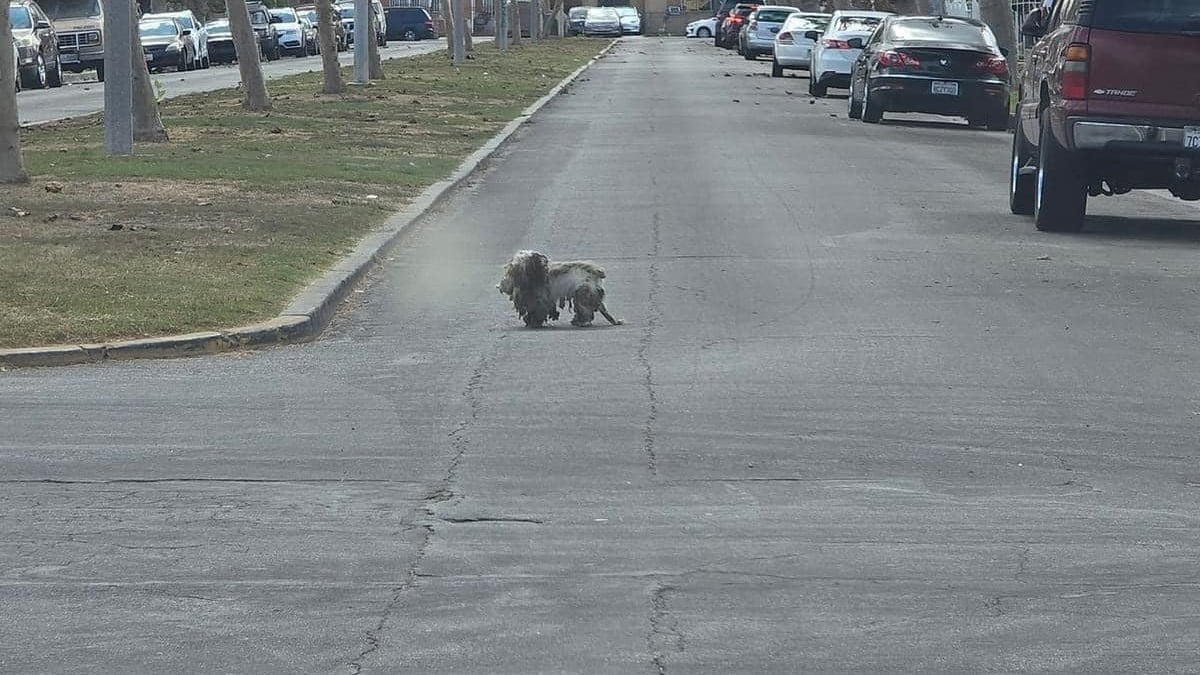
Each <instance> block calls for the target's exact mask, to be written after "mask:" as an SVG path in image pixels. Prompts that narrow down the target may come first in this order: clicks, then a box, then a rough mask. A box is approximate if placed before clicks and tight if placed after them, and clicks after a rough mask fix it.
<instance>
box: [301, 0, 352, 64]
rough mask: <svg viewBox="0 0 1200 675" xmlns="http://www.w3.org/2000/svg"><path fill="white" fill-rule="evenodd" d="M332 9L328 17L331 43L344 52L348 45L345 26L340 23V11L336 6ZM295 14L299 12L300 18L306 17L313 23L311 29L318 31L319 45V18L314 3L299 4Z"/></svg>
mask: <svg viewBox="0 0 1200 675" xmlns="http://www.w3.org/2000/svg"><path fill="white" fill-rule="evenodd" d="M332 9H333V15H332V16H331V17H330V18H331V19H332V21H331V24H332V27H333V43H334V44H335V45H337V50H338V51H339V52H344V51H346V50H347V49H348V48H349V46H350V43H349V42H347V41H346V27H345V26H344V25H342V13H341V12H339V11H338V8H337V7H336V6H334V7H333V8H332ZM296 14H299V15H300V18H301V19H308V21H309V23H311V24H312V25H313V29H314V30H316V31H318V38H317V44H318V45H319V44H320V43H321V40H320V36H319V34H320V26H321V20H320V16H319V15H318V14H317V7H316V5H301V6H299V7H297V8H296Z"/></svg>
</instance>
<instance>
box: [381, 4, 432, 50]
mask: <svg viewBox="0 0 1200 675" xmlns="http://www.w3.org/2000/svg"><path fill="white" fill-rule="evenodd" d="M383 12H384V20H385V23H386V24H387V28H386V30H387V39H389V40H404V41H405V42H413V41H415V40H436V39H437V36H438V33H437V28H436V27H434V25H433V17H432V16H431V15H430V14H429V11H428V10H426V9H425V8H424V7H388V8H387V9H385V10H383Z"/></svg>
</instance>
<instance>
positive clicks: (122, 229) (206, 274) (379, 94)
mask: <svg viewBox="0 0 1200 675" xmlns="http://www.w3.org/2000/svg"><path fill="white" fill-rule="evenodd" d="M605 44H606V43H603V42H598V41H587V40H582V39H568V40H553V41H544V42H536V43H526V44H524V45H522V46H521V47H519V48H517V49H512V50H509V51H507V52H499V51H497V50H496V49H495V48H494V47H493V46H492V45H490V44H480V45H477V46H476V49H475V53H474V57H475V58H474V59H473V60H470V61H468V62H467V63H466V65H464V66H460V67H457V68H456V67H454V66H453V65H452V64H450V63H449V60H448V59H447V58H446V56H445V54H444V52H439V53H434V54H426V55H421V56H414V57H410V58H405V59H398V60H393V61H387V62H385V63H384V71H385V74H386V79H385V80H382V81H378V82H373V83H372V84H371V86H369V87H351V88H349V90H348V91H347V93H346V94H344V95H341V96H325V95H321V94H319V93H318V92H319V91H320V88H321V80H320V78H321V74H320V73H311V74H305V75H296V76H292V77H288V78H283V79H280V80H274V81H272V82H271V83H270V84H269V89H270V92H271V96H272V99H273V103H274V108H275V109H274V111H272V112H271V113H269V114H262V113H248V112H245V111H243V110H242V109H241V106H240V98H239V96H238V93H237V92H236V91H234V90H230V89H226V90H220V91H213V92H208V93H204V94H194V95H186V96H181V97H178V98H173V99H170V100H168V101H165V102H163V103H162V104H161V107H160V109H161V113H162V117H163V123H164V125H165V126H166V127H167V131H168V133H169V134H170V136H171V142H170V143H167V144H162V145H151V144H145V145H138V146H137V147H136V149H135V155H134V156H132V157H128V158H111V157H108V156H106V155H105V152H104V138H103V126H102V124H101V122H100V121H99V120H98V119H96V118H88V119H80V120H70V121H64V122H58V123H54V124H49V125H45V126H39V127H34V128H30V129H23V130H22V131H21V135H22V137H21V143H22V144H23V146H24V156H25V164H26V168H27V169H28V170H29V172H30V174H31V175H32V176H33V180H32V182H31V183H30V184H29V185H25V186H4V189H3V191H0V348H3V347H28V346H38V345H49V344H77V343H86V342H100V341H108V340H117V339H124V338H140V337H153V336H160V335H171V334H179V333H187V332H191V331H196V330H213V329H219V328H227V327H234V326H240V325H246V324H250V323H254V322H257V321H261V320H264V319H267V318H270V317H273V316H275V315H277V314H278V313H279V311H280V310H281V309H282V308H283V307H284V306H286V304H287V302H288V301H289V300H290V299H291V298H292V297H293V296H294V295H295V294H296V293H298V292H299V291H300V290H301V289H302V288H303V287H304V286H305V285H307V284H308V283H310V282H311V281H313V280H314V279H316V278H317V277H319V276H320V274H321V273H322V272H323V271H324V270H326V269H328V268H329V267H330V266H331V265H333V264H334V263H335V262H336V261H337V260H338V259H339V258H340V257H341V256H343V255H344V254H345V253H346V252H348V251H349V250H350V249H351V248H352V247H353V246H354V245H355V243H356V242H357V241H358V240H359V239H360V238H361V237H362V235H364V234H365V233H366V232H367V231H369V230H370V229H372V228H373V227H376V226H378V225H380V224H381V223H382V222H384V221H385V220H386V219H387V218H388V216H389V215H390V214H391V213H393V212H395V211H397V210H399V209H401V208H403V207H404V205H405V204H407V203H408V202H409V201H411V200H412V199H413V198H415V197H416V196H417V195H418V194H419V193H420V192H421V190H422V189H424V188H425V187H427V186H429V185H431V184H433V183H435V182H437V181H438V180H440V179H442V178H445V177H446V176H447V175H449V174H450V173H451V172H452V171H453V170H454V168H455V167H456V166H457V165H458V164H459V163H460V162H461V161H462V160H463V159H464V158H465V157H466V156H467V155H469V154H470V153H471V152H473V151H474V150H475V149H477V148H478V147H479V146H480V145H482V144H483V143H484V142H485V141H486V140H487V139H488V138H490V137H491V136H493V135H494V134H495V133H496V132H497V131H499V130H500V129H501V128H502V127H503V126H504V125H505V124H507V123H508V122H509V121H511V120H512V119H513V118H515V117H516V116H517V115H518V114H520V112H521V111H522V110H524V109H525V108H526V107H527V106H528V105H530V104H531V103H533V102H534V101H536V100H537V99H538V98H540V97H541V96H543V95H545V93H546V92H547V91H548V90H549V89H551V88H552V87H553V86H554V85H555V84H557V83H558V82H559V81H560V80H561V79H562V78H563V77H565V76H566V75H567V74H569V73H570V72H571V71H573V70H575V69H576V68H578V67H579V66H581V65H583V64H584V63H586V62H587V61H588V59H590V58H592V57H593V56H595V55H596V53H597V52H599V51H600V49H602V48H603V47H604V45H605ZM345 75H346V77H347V78H349V74H348V72H347V73H346V74H345Z"/></svg>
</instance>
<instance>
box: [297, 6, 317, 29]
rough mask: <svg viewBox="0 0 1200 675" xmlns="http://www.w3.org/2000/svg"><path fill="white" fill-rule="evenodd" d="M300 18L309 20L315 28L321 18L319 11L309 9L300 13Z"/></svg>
mask: <svg viewBox="0 0 1200 675" xmlns="http://www.w3.org/2000/svg"><path fill="white" fill-rule="evenodd" d="M300 18H302V19H308V21H309V23H311V24H313V25H314V26H315V25H317V22H318V18H319V17H318V16H317V10H315V9H307V10H304V11H303V12H300Z"/></svg>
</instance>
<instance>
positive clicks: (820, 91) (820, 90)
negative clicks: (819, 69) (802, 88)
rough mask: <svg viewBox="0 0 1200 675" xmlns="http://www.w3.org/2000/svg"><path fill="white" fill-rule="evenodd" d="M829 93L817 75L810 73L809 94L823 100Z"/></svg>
mask: <svg viewBox="0 0 1200 675" xmlns="http://www.w3.org/2000/svg"><path fill="white" fill-rule="evenodd" d="M828 91H829V88H828V87H826V86H825V85H823V84H821V83H820V82H818V81H817V78H816V76H815V75H813V74H811V73H809V76H808V93H810V94H812V95H813V96H816V97H817V98H822V97H824V96H825V93H826V92H828Z"/></svg>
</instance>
